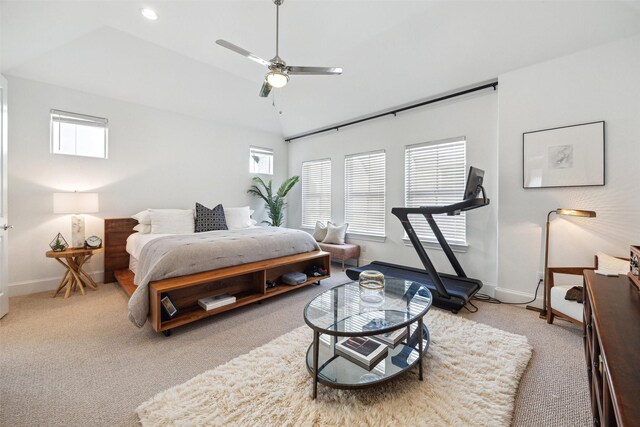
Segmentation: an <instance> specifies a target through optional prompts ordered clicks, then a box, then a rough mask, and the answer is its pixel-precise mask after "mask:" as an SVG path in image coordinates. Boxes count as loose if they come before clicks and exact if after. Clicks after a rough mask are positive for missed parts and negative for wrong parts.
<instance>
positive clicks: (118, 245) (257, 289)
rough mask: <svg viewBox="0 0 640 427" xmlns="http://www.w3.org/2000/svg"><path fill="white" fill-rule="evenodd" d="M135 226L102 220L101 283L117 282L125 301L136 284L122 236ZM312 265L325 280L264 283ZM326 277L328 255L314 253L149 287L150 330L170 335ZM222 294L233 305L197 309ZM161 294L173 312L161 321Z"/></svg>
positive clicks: (132, 221) (121, 220)
mask: <svg viewBox="0 0 640 427" xmlns="http://www.w3.org/2000/svg"><path fill="white" fill-rule="evenodd" d="M137 224H138V221H136V220H135V219H131V218H107V219H105V222H104V231H105V232H104V237H105V238H104V243H105V244H104V249H105V256H104V281H105V283H109V282H112V281H114V280H115V281H117V282H118V283H119V284H120V286H121V287H122V289H123V290H124V291H125V292H126V293H127V295H129V296H131V294H133V292H134V291H135V290H136V285H135V284H134V282H133V272H132V271H131V270H129V254H128V253H127V251H126V245H127V237H129V236H130V235H131V234H133V233H134V231H133V227H134V226H135V225H137ZM314 266H316V267H322V268H324V269H326V270H327V275H326V276H321V277H309V280H307V281H306V282H304V283H302V284H300V285H297V286H287V285H284V284H282V283H278V286H277V287H275V288H271V289H267V284H266V282H267V280H270V281H272V282H276V283H277V281H278V279H279V278H280V276H282V275H283V274H285V273H292V272H304V271H305V270H307V269H308V268H310V267H314ZM330 272H331V254H329V253H328V252H323V251H314V252H306V253H302V254H296V255H290V256H285V257H281V258H273V259H267V260H264V261H258V262H252V263H249V264H242V265H236V266H233V267H226V268H220V269H218V270H211V271H205V272H202V273H196V274H189V275H187V276H179V277H173V278H170V279H164V280H159V281H156V282H151V283H150V284H149V321H150V322H151V326H153V329H155V330H156V331H158V332H164V333H165V335H169V333H170V331H171V329H172V328H175V327H178V326H182V325H186V324H187V323H191V322H194V321H196V320H199V319H202V318H205V317H209V316H213V315H216V314H218V313H222V312H223V311H228V310H233V309H234V308H237V307H242V306H243V305H247V304H251V303H254V302H258V301H261V300H264V299H267V298H271V297H274V296H276V295H280V294H284V293H286V292H290V291H293V290H296V289H299V288H302V287H304V286H307V285H310V284H312V283H317V282H320V280H323V279H326V278H328V277H329V276H330V275H331V273H330ZM222 294H230V295H233V296H235V297H236V302H235V303H234V304H229V305H225V306H222V307H219V308H216V309H214V310H209V311H206V310H204V309H203V308H201V307H200V306H199V305H198V300H199V299H200V298H205V297H210V296H215V295H222ZM165 295H168V296H169V298H170V299H171V301H172V302H173V304H174V305H175V306H176V307H177V308H178V313H177V314H176V315H175V316H174V317H173V319H168V320H163V319H162V315H161V313H162V311H161V309H160V299H161V298H162V297H164V296H165Z"/></svg>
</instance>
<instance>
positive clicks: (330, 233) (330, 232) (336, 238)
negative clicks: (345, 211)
mask: <svg viewBox="0 0 640 427" xmlns="http://www.w3.org/2000/svg"><path fill="white" fill-rule="evenodd" d="M347 228H349V224H344V225H335V224H333V223H331V222H328V223H327V237H325V238H324V239H323V240H322V243H333V244H334V245H344V238H345V236H346V235H347Z"/></svg>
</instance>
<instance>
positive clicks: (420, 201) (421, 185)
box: [404, 138, 467, 245]
mask: <svg viewBox="0 0 640 427" xmlns="http://www.w3.org/2000/svg"><path fill="white" fill-rule="evenodd" d="M404 161H405V169H404V170H405V172H404V173H405V176H404V186H405V189H404V192H405V206H406V207H418V206H425V205H448V204H451V203H455V202H459V201H460V200H462V197H463V193H464V187H465V179H466V176H465V175H466V140H465V138H454V139H448V140H444V141H436V142H430V143H426V144H417V145H409V146H407V147H406V149H405V157H404ZM434 218H435V220H436V223H437V224H438V226H439V227H440V230H441V231H442V234H443V235H444V237H445V238H446V239H447V241H448V242H449V243H450V244H452V245H466V244H467V223H466V217H465V213H464V212H462V213H461V214H460V215H454V216H447V215H435V216H434ZM411 224H412V225H413V227H414V228H415V230H416V233H417V234H418V237H420V239H421V240H425V241H434V242H435V241H437V240H436V237H435V236H434V234H433V232H432V231H431V228H430V227H429V224H427V221H426V220H425V219H424V217H423V216H412V217H411ZM405 237H406V236H405Z"/></svg>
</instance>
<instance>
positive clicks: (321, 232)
mask: <svg viewBox="0 0 640 427" xmlns="http://www.w3.org/2000/svg"><path fill="white" fill-rule="evenodd" d="M327 224H331V225H335V224H334V223H332V222H331V221H329V222H327ZM312 236H313V238H314V239H316V242H322V241H323V240H324V238H325V237H327V226H326V225H324V223H323V222H320V221H316V228H315V230H313V234H312Z"/></svg>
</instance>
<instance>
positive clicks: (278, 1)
mask: <svg viewBox="0 0 640 427" xmlns="http://www.w3.org/2000/svg"><path fill="white" fill-rule="evenodd" d="M273 2H274V3H275V5H276V56H274V57H273V58H271V59H270V60H268V61H267V60H266V59H262V58H260V57H259V56H257V55H254V54H253V53H251V52H249V51H248V50H245V49H243V48H241V47H239V46H236V45H234V44H233V43H229V42H228V41H226V40H222V39H220V40H216V43H217V44H219V45H220V46H222V47H226V48H227V49H230V50H232V51H234V52H236V53H239V54H240V55H242V56H244V57H246V58H249V59H250V60H252V61H255V62H257V63H258V64H261V65H264V66H265V67H267V68H268V69H269V72H268V73H267V75H266V76H265V79H264V83H263V84H262V88H261V89H260V96H261V97H263V98H266V97H267V96H269V93H270V92H271V89H272V88H274V87H275V88H281V87H284V86H285V85H286V84H287V82H288V81H289V76H290V75H294V74H300V75H307V76H310V75H317V76H331V75H338V74H342V68H339V67H300V66H295V65H287V64H286V63H285V62H284V61H283V60H282V58H280V56H278V47H279V46H278V42H279V40H278V39H279V36H280V6H281V5H282V3H284V0H273Z"/></svg>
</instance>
